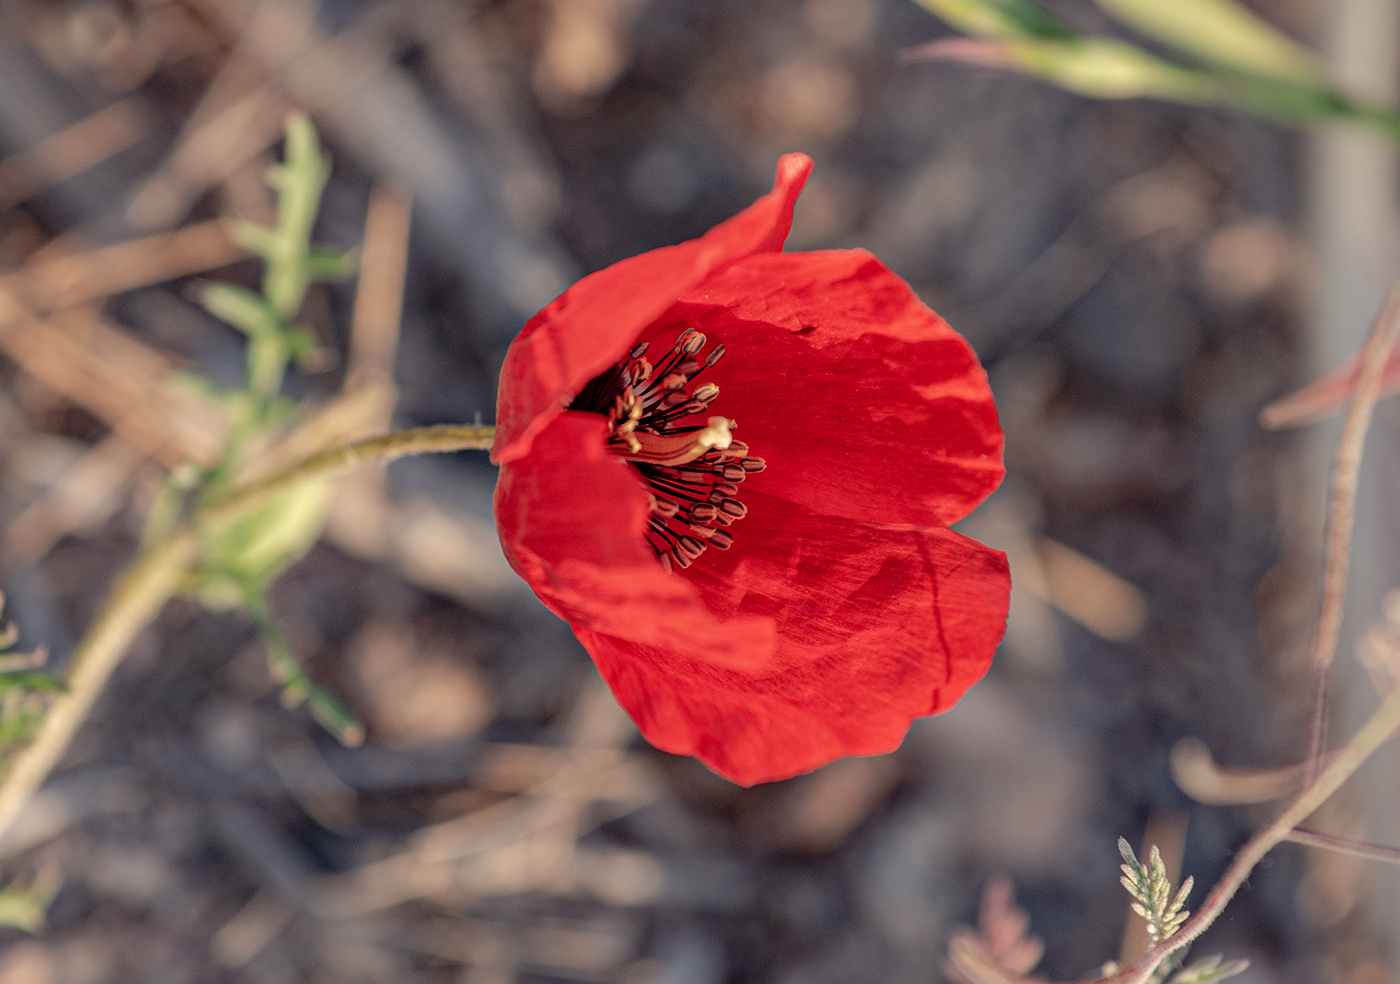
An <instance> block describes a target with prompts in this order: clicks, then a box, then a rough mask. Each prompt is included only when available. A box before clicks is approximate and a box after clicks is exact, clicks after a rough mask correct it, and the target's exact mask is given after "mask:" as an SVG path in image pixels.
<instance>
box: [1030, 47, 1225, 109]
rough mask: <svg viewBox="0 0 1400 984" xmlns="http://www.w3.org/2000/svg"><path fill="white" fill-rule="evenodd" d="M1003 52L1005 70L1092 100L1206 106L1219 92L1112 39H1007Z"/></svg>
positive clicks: (1200, 76) (1216, 84)
mask: <svg viewBox="0 0 1400 984" xmlns="http://www.w3.org/2000/svg"><path fill="white" fill-rule="evenodd" d="M1005 48H1006V58H1007V60H1008V62H1009V63H1010V67H1014V68H1019V69H1021V70H1022V71H1025V72H1030V73H1032V74H1035V75H1039V76H1040V77H1041V78H1044V79H1048V80H1049V81H1051V82H1054V83H1055V84H1056V85H1058V86H1060V87H1061V88H1063V89H1068V90H1069V91H1071V92H1077V93H1079V94H1081V95H1085V96H1093V97H1095V98H1098V99H1137V98H1145V97H1151V98H1156V99H1169V100H1171V101H1173V102H1183V103H1211V102H1216V101H1219V100H1220V99H1221V97H1222V94H1223V92H1222V86H1221V83H1220V81H1219V80H1217V79H1216V78H1214V77H1213V76H1211V75H1208V74H1206V73H1204V72H1198V71H1194V70H1192V69H1188V68H1182V67H1180V66H1179V65H1173V64H1171V63H1170V62H1167V61H1163V60H1162V59H1160V58H1157V57H1156V56H1155V55H1150V54H1148V53H1147V52H1145V51H1143V50H1142V49H1141V48H1137V47H1134V46H1133V45H1130V44H1127V43H1125V42H1122V41H1117V40H1114V39H1112V38H1075V39H1073V40H1066V41H1050V40H1034V41H1030V40H1023V41H1010V42H1007V43H1006V44H1005Z"/></svg>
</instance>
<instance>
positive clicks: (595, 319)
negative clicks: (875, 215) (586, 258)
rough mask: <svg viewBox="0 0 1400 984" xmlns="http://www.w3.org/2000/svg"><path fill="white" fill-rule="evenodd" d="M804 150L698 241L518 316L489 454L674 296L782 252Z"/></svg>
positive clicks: (513, 449)
mask: <svg viewBox="0 0 1400 984" xmlns="http://www.w3.org/2000/svg"><path fill="white" fill-rule="evenodd" d="M811 170H812V161H811V158H809V157H807V156H806V155H805V154H787V155H785V156H783V157H782V158H780V159H779V161H778V168H777V175H776V177H775V180H774V185H773V190H772V191H771V192H769V193H768V194H767V195H764V196H763V197H762V198H760V199H758V201H756V202H754V204H752V205H750V206H749V207H748V208H747V209H745V210H744V211H742V212H740V213H739V214H738V215H736V216H734V217H733V218H732V219H729V220H728V221H726V222H722V223H720V224H719V225H717V226H715V227H714V228H713V229H711V230H710V231H709V232H707V233H705V235H703V236H701V237H700V238H699V239H692V240H690V241H689V242H685V243H681V244H680V245H678V246H668V247H665V248H663V249H655V250H652V251H650V252H647V253H642V254H641V255H640V256H633V257H631V258H629V259H626V260H622V261H621V262H619V263H614V264H613V265H612V266H610V267H608V268H606V269H604V270H600V271H598V272H597V273H594V274H591V275H590V276H587V277H584V278H583V279H582V280H580V281H579V282H578V283H576V284H574V285H573V286H572V287H570V288H569V289H568V290H566V291H564V293H563V294H561V295H559V297H557V298H556V299H555V300H554V301H552V302H551V303H550V304H549V306H547V307H546V308H544V310H542V311H540V312H539V313H538V314H536V315H535V316H534V317H533V318H531V319H530V320H529V322H527V323H526V325H525V327H524V328H523V329H522V330H521V332H520V334H519V336H517V337H516V339H515V341H514V342H512V343H511V346H510V350H509V351H508V352H507V353H506V359H505V364H504V365H503V366H502V367H501V386H500V390H499V393H498V396H497V405H496V442H495V445H494V447H493V448H492V449H491V460H492V461H497V462H503V461H511V460H513V459H515V458H519V457H521V456H522V455H524V454H525V453H526V452H527V451H529V449H530V442H531V441H532V440H533V439H534V436H535V435H536V434H538V433H539V432H540V430H541V429H542V428H543V427H544V426H545V425H546V424H548V423H549V421H550V420H551V419H552V418H553V417H555V416H557V415H558V414H559V413H560V412H561V411H562V409H563V407H564V406H566V405H567V403H568V401H569V400H571V399H572V398H573V397H574V396H575V395H576V394H577V393H578V391H579V390H580V389H582V388H583V386H584V384H585V383H587V382H588V381H589V380H590V379H592V378H593V377H594V376H596V375H598V374H599V373H600V372H602V371H603V370H604V369H607V368H608V367H610V366H612V365H614V364H615V363H616V362H617V361H618V359H620V358H621V357H622V355H623V353H624V352H626V351H627V349H628V348H629V347H631V345H632V343H633V342H635V341H636V339H637V337H638V335H640V334H641V332H642V331H643V329H645V328H646V327H647V325H649V324H651V323H652V322H653V321H655V320H656V319H657V318H658V317H660V316H661V314H662V313H663V312H665V311H666V309H667V308H669V307H670V306H671V305H672V304H673V303H675V300H676V298H677V297H678V296H680V294H681V293H682V292H684V291H686V290H689V289H690V288H691V287H693V286H695V285H696V284H698V283H700V282H701V281H702V280H704V279H705V278H706V277H709V276H711V275H712V274H714V273H716V272H718V271H721V270H723V269H725V268H726V267H728V266H729V265H731V264H733V263H735V262H737V261H739V260H742V259H744V258H746V257H749V256H752V255H754V254H755V253H763V252H774V251H777V250H780V249H782V247H783V241H784V240H785V239H786V238H787V234H788V230H789V229H790V228H791V227H792V208H793V204H794V203H795V202H796V201H797V196H798V194H800V193H801V191H802V187H803V185H804V184H806V182H807V175H808V174H810V173H811Z"/></svg>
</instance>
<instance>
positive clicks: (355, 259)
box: [306, 246, 360, 283]
mask: <svg viewBox="0 0 1400 984" xmlns="http://www.w3.org/2000/svg"><path fill="white" fill-rule="evenodd" d="M359 268H360V254H359V253H357V252H356V251H355V250H344V249H332V248H331V247H329V246H312V247H311V248H310V250H309V251H308V252H307V254H306V270H307V273H309V274H310V275H311V279H312V280H315V281H317V282H319V283H334V282H335V281H337V280H344V279H345V278H346V277H353V276H354V275H355V271H356V270H358V269H359Z"/></svg>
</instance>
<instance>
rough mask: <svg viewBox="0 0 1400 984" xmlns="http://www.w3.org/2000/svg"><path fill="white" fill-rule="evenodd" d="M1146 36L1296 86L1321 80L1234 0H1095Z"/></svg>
mask: <svg viewBox="0 0 1400 984" xmlns="http://www.w3.org/2000/svg"><path fill="white" fill-rule="evenodd" d="M1097 2H1098V4H1099V6H1101V7H1103V8H1104V9H1105V10H1107V11H1108V12H1109V13H1111V14H1113V15H1114V16H1115V17H1117V18H1119V19H1120V20H1122V21H1123V22H1124V23H1126V24H1129V25H1131V26H1132V27H1134V28H1136V29H1137V30H1139V31H1141V32H1142V33H1143V34H1146V35H1147V36H1149V37H1152V38H1155V39H1157V40H1158V41H1161V42H1162V43H1164V44H1167V45H1170V46H1172V47H1173V48H1176V49H1178V50H1180V51H1183V52H1185V53H1187V54H1189V55H1194V56H1195V57H1197V58H1200V59H1201V60H1202V61H1206V62H1211V63H1214V64H1216V65H1220V66H1222V67H1225V68H1229V69H1233V70H1234V71H1238V72H1246V73H1250V74H1254V75H1262V76H1266V77H1269V78H1274V79H1281V80H1283V81H1286V82H1292V83H1294V84H1298V85H1311V84H1319V83H1322V82H1323V81H1324V80H1325V75H1324V73H1323V70H1322V66H1321V64H1320V63H1319V62H1318V60H1317V58H1316V57H1315V56H1314V55H1313V54H1312V52H1310V51H1308V50H1307V49H1306V48H1304V47H1303V46H1302V45H1300V44H1298V43H1297V42H1296V41H1294V40H1293V39H1292V38H1289V37H1288V36H1287V35H1285V34H1283V33H1281V32H1280V31H1279V30H1278V29H1277V28H1275V27H1273V26H1272V25H1270V24H1268V23H1266V22H1264V21H1262V20H1260V19H1259V18H1258V17H1256V16H1255V15H1254V14H1253V13H1251V12H1250V11H1249V10H1247V9H1245V8H1244V7H1242V6H1241V5H1240V4H1238V3H1236V2H1235V0H1097Z"/></svg>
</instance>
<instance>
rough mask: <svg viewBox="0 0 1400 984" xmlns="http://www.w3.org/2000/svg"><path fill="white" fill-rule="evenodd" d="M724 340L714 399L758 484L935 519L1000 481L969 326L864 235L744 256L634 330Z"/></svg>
mask: <svg viewBox="0 0 1400 984" xmlns="http://www.w3.org/2000/svg"><path fill="white" fill-rule="evenodd" d="M682 326H690V327H694V328H696V329H698V330H699V331H702V332H704V333H705V334H706V335H707V336H708V337H709V338H710V339H711V341H712V342H718V343H723V344H724V345H725V347H726V349H727V350H728V351H727V354H726V355H725V357H724V358H723V359H722V360H721V361H720V362H719V363H718V364H717V365H715V366H714V367H713V368H710V369H707V370H706V371H705V375H704V377H703V378H704V379H706V380H707V381H711V382H714V383H717V384H719V388H720V396H719V399H718V400H716V401H715V404H714V407H715V409H716V410H717V411H720V412H723V413H724V414H725V415H726V416H729V417H732V418H734V419H735V420H737V421H738V422H739V430H738V433H737V436H738V437H740V438H742V439H743V440H744V442H745V443H746V444H748V445H749V446H750V447H751V448H753V453H754V454H757V455H762V456H763V457H764V458H766V459H767V461H768V466H769V467H768V470H767V471H766V472H764V473H763V478H762V488H763V490H764V491H765V492H767V493H769V494H772V495H777V496H781V497H783V498H785V499H788V500H789V501H791V502H796V503H800V504H802V505H803V506H806V507H807V508H808V509H812V510H815V511H820V512H825V513H829V514H832V515H838V516H845V517H848V518H850V519H858V520H865V521H868V522H883V523H916V524H920V525H937V526H944V525H947V524H949V523H953V522H956V521H957V520H959V519H961V518H962V517H964V516H966V515H967V514H968V513H969V512H971V511H972V510H973V509H974V508H975V507H976V506H977V505H978V504H979V503H980V502H981V501H982V500H983V499H985V498H986V497H987V496H988V495H990V494H991V493H992V491H993V490H995V489H996V487H997V485H999V484H1000V483H1001V479H1002V476H1003V474H1004V469H1003V466H1002V445H1003V440H1004V438H1003V435H1002V430H1001V425H1000V423H999V422H998V420H997V410H996V403H995V402H994V400H993V398H992V391H991V388H990V387H989V386H988V384H987V374H986V373H985V372H984V371H983V369H982V367H981V365H979V364H978V362H977V357H976V355H975V354H974V353H973V351H972V347H971V346H970V345H968V343H967V341H966V340H965V339H964V338H963V337H962V336H961V335H959V334H958V333H957V332H955V331H953V329H952V328H950V327H948V324H947V322H945V321H944V320H943V319H942V318H940V317H939V316H938V315H937V314H935V313H934V312H933V311H931V310H929V308H928V307H927V306H926V305H925V304H924V303H923V302H922V301H920V300H919V298H918V296H917V295H916V294H915V293H914V291H913V290H912V289H911V288H910V287H909V285H908V284H906V283H905V282H904V281H903V280H901V279H900V278H899V276H898V275H896V274H895V273H894V271H892V270H890V269H889V267H887V266H885V265H884V264H883V263H881V262H880V261H879V260H878V259H876V258H875V257H874V256H871V255H870V254H869V253H867V252H865V251H864V250H832V251H825V252H811V253H772V254H766V255H761V256H752V257H750V258H748V259H746V260H744V261H743V262H741V263H736V264H735V265H733V266H731V267H730V268H729V269H728V270H726V271H724V272H723V273H721V274H719V275H717V276H714V277H711V278H710V279H708V280H706V281H705V282H704V283H703V284H700V285H699V286H697V287H696V288H695V289H694V290H693V291H691V292H690V293H688V294H686V295H685V296H684V297H682V299H681V302H680V303H679V304H677V305H676V306H675V307H674V308H672V309H671V311H669V312H668V313H667V314H666V316H665V318H664V319H662V320H661V321H660V322H659V323H658V324H656V325H654V326H653V327H652V328H651V329H650V330H649V331H648V332H647V334H646V337H653V336H654V337H657V338H668V337H671V336H673V335H675V334H676V333H677V332H678V331H680V330H681V328H682Z"/></svg>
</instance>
